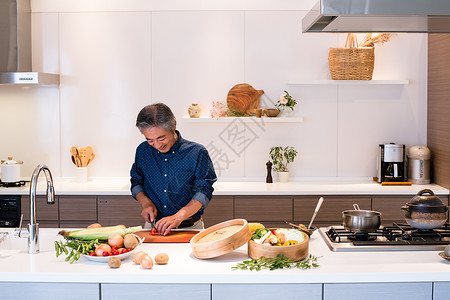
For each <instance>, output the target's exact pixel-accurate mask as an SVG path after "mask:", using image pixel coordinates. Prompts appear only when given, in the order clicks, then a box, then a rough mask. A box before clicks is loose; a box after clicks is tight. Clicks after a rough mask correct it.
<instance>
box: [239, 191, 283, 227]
mask: <svg viewBox="0 0 450 300" xmlns="http://www.w3.org/2000/svg"><path fill="white" fill-rule="evenodd" d="M234 213H235V215H234V217H235V218H238V219H240V218H242V219H246V220H247V221H248V222H262V223H263V224H264V226H266V227H286V226H287V225H286V221H288V222H292V196H235V197H234Z"/></svg>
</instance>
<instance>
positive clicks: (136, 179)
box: [130, 151, 144, 199]
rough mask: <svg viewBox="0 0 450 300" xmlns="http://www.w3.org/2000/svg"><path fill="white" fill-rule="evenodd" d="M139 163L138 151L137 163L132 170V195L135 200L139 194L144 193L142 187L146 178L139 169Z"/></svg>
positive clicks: (135, 162)
mask: <svg viewBox="0 0 450 300" xmlns="http://www.w3.org/2000/svg"><path fill="white" fill-rule="evenodd" d="M137 162H138V151H136V156H135V161H134V163H133V166H132V167H131V170H130V177H131V179H130V181H131V195H132V196H133V198H134V199H136V195H137V194H139V193H140V192H143V191H144V186H143V185H142V182H143V178H144V177H143V175H142V172H141V171H140V170H139V168H138V164H137Z"/></svg>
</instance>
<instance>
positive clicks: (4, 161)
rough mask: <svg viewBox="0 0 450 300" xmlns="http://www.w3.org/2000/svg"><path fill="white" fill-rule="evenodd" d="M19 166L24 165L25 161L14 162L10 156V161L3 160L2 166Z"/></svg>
mask: <svg viewBox="0 0 450 300" xmlns="http://www.w3.org/2000/svg"><path fill="white" fill-rule="evenodd" d="M18 164H23V161H21V160H17V161H16V160H13V158H12V156H9V157H8V160H2V165H18Z"/></svg>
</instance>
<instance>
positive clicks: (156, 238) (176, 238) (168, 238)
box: [134, 230, 199, 243]
mask: <svg viewBox="0 0 450 300" xmlns="http://www.w3.org/2000/svg"><path fill="white" fill-rule="evenodd" d="M197 233H199V231H193V230H180V231H172V232H171V233H170V234H168V235H159V234H156V235H155V234H152V233H151V231H150V230H142V231H137V232H135V233H134V234H135V235H137V236H138V237H140V238H143V237H145V240H144V243H189V241H190V240H191V238H192V237H193V236H194V235H196V234H197Z"/></svg>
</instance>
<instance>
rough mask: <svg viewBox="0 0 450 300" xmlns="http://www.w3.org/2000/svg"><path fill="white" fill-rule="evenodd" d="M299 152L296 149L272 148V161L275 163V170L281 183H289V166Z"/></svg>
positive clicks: (288, 147) (270, 153)
mask: <svg viewBox="0 0 450 300" xmlns="http://www.w3.org/2000/svg"><path fill="white" fill-rule="evenodd" d="M297 154H298V152H297V150H295V148H294V147H290V146H287V147H284V148H283V147H272V148H270V152H269V155H270V159H271V160H272V162H273V170H274V171H275V172H278V180H279V181H280V182H288V181H289V170H288V164H290V163H291V162H293V161H294V159H295V157H296V156H297Z"/></svg>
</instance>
